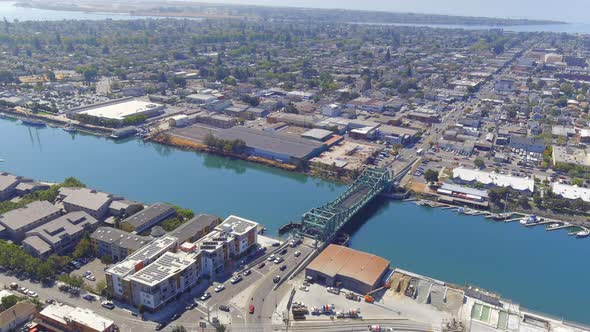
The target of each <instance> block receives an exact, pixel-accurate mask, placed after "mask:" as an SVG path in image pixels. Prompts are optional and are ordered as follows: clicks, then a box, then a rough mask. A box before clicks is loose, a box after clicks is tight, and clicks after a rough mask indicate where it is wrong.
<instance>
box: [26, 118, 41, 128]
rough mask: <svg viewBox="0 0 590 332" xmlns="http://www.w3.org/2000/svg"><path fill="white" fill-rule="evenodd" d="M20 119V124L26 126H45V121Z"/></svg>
mask: <svg viewBox="0 0 590 332" xmlns="http://www.w3.org/2000/svg"><path fill="white" fill-rule="evenodd" d="M20 121H21V123H22V124H24V125H27V126H33V127H45V126H46V124H45V122H41V121H36V120H32V119H22V120H20Z"/></svg>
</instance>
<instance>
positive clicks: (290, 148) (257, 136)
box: [216, 127, 326, 164]
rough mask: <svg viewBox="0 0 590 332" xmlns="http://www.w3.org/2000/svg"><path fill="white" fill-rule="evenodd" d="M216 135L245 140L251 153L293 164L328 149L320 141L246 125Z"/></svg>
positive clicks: (223, 137)
mask: <svg viewBox="0 0 590 332" xmlns="http://www.w3.org/2000/svg"><path fill="white" fill-rule="evenodd" d="M216 137H217V138H220V139H223V140H228V141H234V140H238V139H240V140H243V141H244V142H245V143H246V147H247V148H248V152H249V153H250V154H251V155H253V156H256V157H262V158H266V159H271V160H278V161H281V162H284V163H291V164H296V163H298V162H299V161H305V160H308V159H310V158H313V157H315V156H317V155H319V154H320V153H322V152H323V151H324V150H325V149H326V147H325V145H324V144H322V143H320V142H315V141H311V140H308V139H305V138H301V137H297V136H291V135H287V134H282V133H278V132H268V131H262V130H256V129H252V128H245V127H233V128H229V129H224V130H221V131H219V132H218V133H217V135H216Z"/></svg>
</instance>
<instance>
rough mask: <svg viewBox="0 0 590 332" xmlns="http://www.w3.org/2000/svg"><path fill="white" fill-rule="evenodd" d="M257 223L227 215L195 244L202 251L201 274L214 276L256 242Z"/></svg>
mask: <svg viewBox="0 0 590 332" xmlns="http://www.w3.org/2000/svg"><path fill="white" fill-rule="evenodd" d="M257 230H258V224H257V223H255V222H254V221H251V220H247V219H244V218H240V217H236V216H229V217H227V219H225V220H224V221H223V222H222V223H221V224H219V225H217V226H216V227H215V229H214V230H213V231H212V232H210V233H209V234H207V235H206V236H205V237H203V238H201V239H200V240H198V241H197V242H195V245H196V246H197V247H198V249H199V250H200V251H201V252H202V264H201V274H202V275H209V276H214V275H215V274H217V273H219V272H222V271H223V269H224V267H225V264H226V263H228V262H230V261H231V260H234V259H237V258H239V257H240V256H241V255H243V254H244V253H246V251H247V250H248V249H249V248H251V247H253V246H254V245H255V244H256V242H257V234H258V232H257Z"/></svg>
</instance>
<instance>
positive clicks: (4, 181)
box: [0, 173, 20, 191]
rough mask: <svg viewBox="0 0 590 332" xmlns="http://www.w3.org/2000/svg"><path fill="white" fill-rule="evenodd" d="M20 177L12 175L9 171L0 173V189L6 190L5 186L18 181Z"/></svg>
mask: <svg viewBox="0 0 590 332" xmlns="http://www.w3.org/2000/svg"><path fill="white" fill-rule="evenodd" d="M19 181H20V177H18V176H16V175H12V174H10V173H0V191H4V190H6V188H8V187H10V186H12V185H14V184H15V183H18V182H19Z"/></svg>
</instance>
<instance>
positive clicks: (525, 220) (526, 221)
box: [520, 214, 538, 225]
mask: <svg viewBox="0 0 590 332" xmlns="http://www.w3.org/2000/svg"><path fill="white" fill-rule="evenodd" d="M536 222H538V220H537V216H536V215H534V214H531V215H529V216H528V217H524V218H522V219H520V223H521V224H523V225H530V224H534V223H536Z"/></svg>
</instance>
